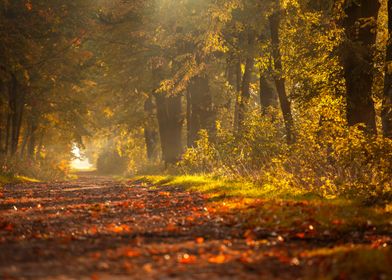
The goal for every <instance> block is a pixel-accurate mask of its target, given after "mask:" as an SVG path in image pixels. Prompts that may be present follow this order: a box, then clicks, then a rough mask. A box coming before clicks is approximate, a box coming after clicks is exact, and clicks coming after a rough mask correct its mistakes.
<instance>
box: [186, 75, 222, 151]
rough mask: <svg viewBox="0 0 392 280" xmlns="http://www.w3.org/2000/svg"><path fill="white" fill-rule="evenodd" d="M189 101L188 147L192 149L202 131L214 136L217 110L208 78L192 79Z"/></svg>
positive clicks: (188, 94)
mask: <svg viewBox="0 0 392 280" xmlns="http://www.w3.org/2000/svg"><path fill="white" fill-rule="evenodd" d="M187 101H188V104H187V109H188V112H187V116H188V147H192V146H194V145H195V142H196V141H197V139H198V137H199V131H200V130H201V129H206V130H207V131H208V132H209V134H210V136H211V135H213V134H214V127H215V110H214V106H213V104H212V95H211V91H210V87H209V81H208V78H207V77H203V76H198V77H194V78H192V80H191V81H190V83H189V86H188V92H187Z"/></svg>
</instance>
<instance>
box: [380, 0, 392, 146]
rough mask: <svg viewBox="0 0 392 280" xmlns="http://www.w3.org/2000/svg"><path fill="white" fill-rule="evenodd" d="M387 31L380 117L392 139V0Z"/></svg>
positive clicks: (386, 135) (389, 3)
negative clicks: (387, 38)
mask: <svg viewBox="0 0 392 280" xmlns="http://www.w3.org/2000/svg"><path fill="white" fill-rule="evenodd" d="M388 33H389V40H388V46H387V55H386V63H385V81H384V98H383V104H382V112H381V119H382V128H383V134H384V136H385V137H388V138H391V139H392V38H391V36H392V0H388Z"/></svg>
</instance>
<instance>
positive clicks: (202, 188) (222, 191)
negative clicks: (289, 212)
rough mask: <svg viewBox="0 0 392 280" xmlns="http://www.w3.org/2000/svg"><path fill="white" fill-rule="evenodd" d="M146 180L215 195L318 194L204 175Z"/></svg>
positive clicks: (297, 196)
mask: <svg viewBox="0 0 392 280" xmlns="http://www.w3.org/2000/svg"><path fill="white" fill-rule="evenodd" d="M137 179H139V180H146V181H149V182H151V183H152V184H153V185H159V186H161V187H165V186H166V187H170V186H171V187H173V186H181V187H182V188H185V189H186V190H190V191H199V192H203V193H207V194H211V195H213V196H221V197H242V198H254V199H255V198H281V199H303V198H307V199H315V198H318V196H317V195H315V194H312V193H309V192H304V191H300V190H295V191H293V190H278V189H276V188H274V187H273V186H263V187H261V186H259V185H257V184H255V183H252V182H249V181H235V180H223V179H218V178H212V177H208V176H203V175H181V176H170V175H164V176H159V175H155V176H144V177H138V178H137Z"/></svg>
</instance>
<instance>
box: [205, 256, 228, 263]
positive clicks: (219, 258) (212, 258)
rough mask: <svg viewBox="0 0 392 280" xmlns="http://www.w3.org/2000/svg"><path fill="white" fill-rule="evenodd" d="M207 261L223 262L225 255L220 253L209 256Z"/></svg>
mask: <svg viewBox="0 0 392 280" xmlns="http://www.w3.org/2000/svg"><path fill="white" fill-rule="evenodd" d="M208 262H210V263H218V264H220V263H224V262H226V257H225V256H224V255H222V254H220V255H217V256H214V257H211V258H209V259H208Z"/></svg>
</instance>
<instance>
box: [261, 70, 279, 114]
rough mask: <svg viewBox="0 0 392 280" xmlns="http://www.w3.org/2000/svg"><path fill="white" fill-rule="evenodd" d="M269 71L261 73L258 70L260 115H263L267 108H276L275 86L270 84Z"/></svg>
mask: <svg viewBox="0 0 392 280" xmlns="http://www.w3.org/2000/svg"><path fill="white" fill-rule="evenodd" d="M271 80H272V78H271V69H268V70H267V71H263V70H262V69H260V88H259V91H260V92H259V93H260V106H261V113H262V114H263V115H265V114H266V113H267V110H268V108H269V107H276V104H277V96H276V90H275V86H274V85H273V83H272V82H271Z"/></svg>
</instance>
